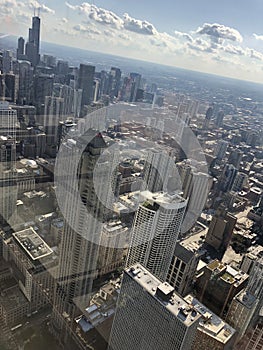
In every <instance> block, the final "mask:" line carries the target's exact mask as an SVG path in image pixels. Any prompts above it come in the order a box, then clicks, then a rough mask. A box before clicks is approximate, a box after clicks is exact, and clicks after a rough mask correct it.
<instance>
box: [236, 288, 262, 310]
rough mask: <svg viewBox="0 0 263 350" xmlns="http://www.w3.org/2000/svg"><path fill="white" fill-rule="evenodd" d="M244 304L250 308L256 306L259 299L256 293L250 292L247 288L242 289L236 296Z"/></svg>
mask: <svg viewBox="0 0 263 350" xmlns="http://www.w3.org/2000/svg"><path fill="white" fill-rule="evenodd" d="M235 299H236V300H238V301H239V302H240V303H241V304H242V305H244V306H246V307H247V308H248V309H252V307H254V305H255V303H256V301H257V299H256V297H254V295H252V294H250V293H249V292H248V291H246V290H241V292H240V293H239V294H238V295H237V296H236V297H235Z"/></svg>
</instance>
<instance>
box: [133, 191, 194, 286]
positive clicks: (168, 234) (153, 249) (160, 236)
mask: <svg viewBox="0 0 263 350" xmlns="http://www.w3.org/2000/svg"><path fill="white" fill-rule="evenodd" d="M139 202H140V205H139V208H138V211H137V213H136V215H135V219H134V222H133V228H132V239H131V243H130V250H129V253H128V259H127V266H131V265H133V264H135V263H137V262H139V263H141V264H142V265H143V266H145V267H146V268H148V269H149V271H151V273H153V274H154V275H155V276H156V277H158V278H159V279H160V280H162V281H165V280H166V278H167V274H168V270H169V266H170V263H171V260H172V256H173V253H174V248H175V245H176V241H177V238H178V235H179V233H180V229H181V225H182V222H183V218H184V213H185V208H186V205H187V201H186V200H185V199H184V198H182V197H181V196H180V195H179V194H177V193H175V194H173V195H169V194H167V193H163V192H157V193H152V192H149V191H143V192H141V194H140V198H139Z"/></svg>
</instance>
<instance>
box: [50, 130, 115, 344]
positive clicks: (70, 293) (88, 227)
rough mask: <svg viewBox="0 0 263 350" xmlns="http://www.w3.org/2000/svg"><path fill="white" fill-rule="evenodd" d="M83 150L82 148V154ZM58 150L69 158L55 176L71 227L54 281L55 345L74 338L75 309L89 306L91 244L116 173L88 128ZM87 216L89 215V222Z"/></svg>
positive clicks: (93, 265)
mask: <svg viewBox="0 0 263 350" xmlns="http://www.w3.org/2000/svg"><path fill="white" fill-rule="evenodd" d="M87 140H89V142H88V143H87ZM83 145H84V146H85V145H86V147H85V150H84V152H83V153H82V154H81V153H80V152H81V151H80V150H81V149H82V148H83ZM61 147H62V148H64V149H65V150H66V152H67V156H68V157H67V158H66V159H65V162H63V163H62V164H60V167H59V169H58V171H59V175H60V176H61V177H62V178H64V177H65V179H66V181H65V182H64V183H63V194H62V195H63V199H64V201H65V205H66V206H67V208H68V215H70V216H71V218H69V217H68V218H67V220H71V225H70V224H69V223H68V222H65V225H64V228H63V233H62V238H61V246H60V252H61V253H60V262H59V277H58V281H57V288H56V296H55V302H54V307H53V322H52V324H53V329H54V332H55V333H57V334H58V337H59V340H60V342H61V343H64V344H65V343H67V342H68V341H69V339H70V337H69V336H70V335H72V336H74V329H73V328H72V326H73V325H74V322H75V321H74V319H75V317H76V316H77V315H78V310H79V309H81V307H82V306H85V305H87V303H88V302H89V293H90V292H91V289H92V284H93V280H94V278H96V276H97V273H98V272H97V259H98V252H99V245H98V244H95V243H94V242H98V243H99V237H100V234H101V232H102V223H103V221H104V218H105V216H106V215H107V210H108V209H107V208H110V207H111V206H112V203H113V198H112V196H111V188H112V187H111V186H114V171H112V170H113V169H115V168H116V158H115V157H116V154H114V152H113V153H111V154H107V155H106V154H105V152H106V153H107V144H106V142H105V140H104V138H103V137H102V135H101V134H98V133H97V132H96V131H94V130H91V129H90V130H88V131H87V132H86V134H85V135H84V136H83V137H82V138H78V141H74V140H73V139H69V140H67V141H65V142H64V143H62V145H61ZM102 152H103V156H102ZM77 155H80V163H79V168H78V171H77V172H78V178H79V185H78V188H79V191H78V192H77V193H74V188H73V182H74V177H73V176H72V174H74V171H75V163H74V159H75V158H74V157H76V156H77ZM107 156H108V157H107ZM96 166H98V172H96V175H97V176H96V188H95V185H94V181H93V180H94V179H93V174H94V171H95V167H96ZM79 198H81V200H82V203H83V204H84V205H83V206H79V204H78V203H79ZM106 207H107V208H106ZM72 208H74V210H72ZM87 212H88V213H89V214H90V215H89V216H88V217H87ZM72 226H73V227H74V228H73V227H72ZM75 230H77V232H76V231H75ZM96 237H97V238H98V239H97V240H96Z"/></svg>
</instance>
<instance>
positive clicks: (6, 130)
mask: <svg viewBox="0 0 263 350" xmlns="http://www.w3.org/2000/svg"><path fill="white" fill-rule="evenodd" d="M17 126H18V121H17V112H16V110H14V109H12V108H11V107H10V106H9V103H8V102H6V101H0V136H9V137H10V138H12V139H15V138H16V128H17Z"/></svg>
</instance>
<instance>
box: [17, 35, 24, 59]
mask: <svg viewBox="0 0 263 350" xmlns="http://www.w3.org/2000/svg"><path fill="white" fill-rule="evenodd" d="M24 55H25V40H24V38H22V37H20V38H19V39H18V46H17V50H16V57H17V59H18V60H23V59H24Z"/></svg>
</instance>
